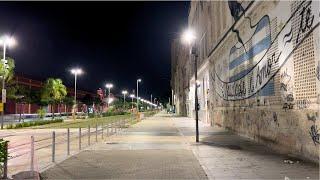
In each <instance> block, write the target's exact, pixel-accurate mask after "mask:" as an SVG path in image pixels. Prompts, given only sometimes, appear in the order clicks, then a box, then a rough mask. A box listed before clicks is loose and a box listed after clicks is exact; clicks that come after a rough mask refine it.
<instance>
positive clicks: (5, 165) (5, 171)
mask: <svg viewBox="0 0 320 180" xmlns="http://www.w3.org/2000/svg"><path fill="white" fill-rule="evenodd" d="M4 151H5V152H3V154H6V156H5V157H3V176H2V178H3V179H7V178H8V141H5V142H4Z"/></svg>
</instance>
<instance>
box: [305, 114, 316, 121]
mask: <svg viewBox="0 0 320 180" xmlns="http://www.w3.org/2000/svg"><path fill="white" fill-rule="evenodd" d="M317 116H318V114H317V113H316V114H309V113H307V119H308V121H312V122H313V123H315V122H316V120H317Z"/></svg>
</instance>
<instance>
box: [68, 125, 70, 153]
mask: <svg viewBox="0 0 320 180" xmlns="http://www.w3.org/2000/svg"><path fill="white" fill-rule="evenodd" d="M67 154H68V155H70V128H68V130H67Z"/></svg>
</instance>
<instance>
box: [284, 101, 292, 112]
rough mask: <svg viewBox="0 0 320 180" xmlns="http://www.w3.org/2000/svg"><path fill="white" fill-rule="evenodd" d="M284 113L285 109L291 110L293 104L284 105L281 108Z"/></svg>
mask: <svg viewBox="0 0 320 180" xmlns="http://www.w3.org/2000/svg"><path fill="white" fill-rule="evenodd" d="M282 108H283V109H284V110H285V111H286V110H287V109H293V104H292V103H284V104H283V107H282Z"/></svg>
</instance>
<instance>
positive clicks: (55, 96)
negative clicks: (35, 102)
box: [41, 78, 67, 119]
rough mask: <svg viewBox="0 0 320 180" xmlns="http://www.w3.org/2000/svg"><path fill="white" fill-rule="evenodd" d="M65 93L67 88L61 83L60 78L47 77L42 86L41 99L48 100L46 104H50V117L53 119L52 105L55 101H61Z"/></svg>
mask: <svg viewBox="0 0 320 180" xmlns="http://www.w3.org/2000/svg"><path fill="white" fill-rule="evenodd" d="M66 95H67V88H66V86H65V85H63V83H62V80H61V79H54V78H49V79H47V81H46V84H45V85H44V87H43V91H42V94H41V99H42V100H43V101H45V102H48V104H51V111H52V119H54V109H53V106H54V105H55V104H57V103H61V102H62V100H63V99H64V98H65V97H66ZM59 109H60V108H59ZM59 111H60V110H59Z"/></svg>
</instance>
